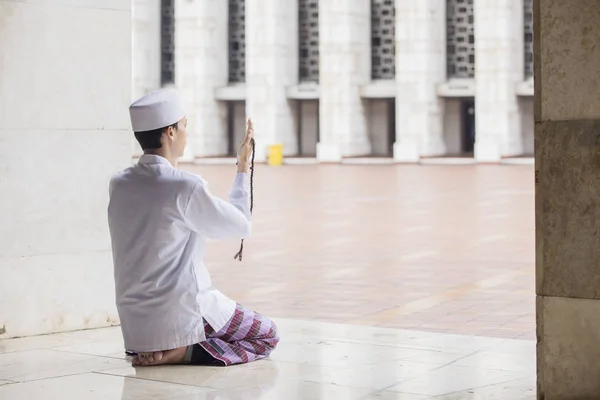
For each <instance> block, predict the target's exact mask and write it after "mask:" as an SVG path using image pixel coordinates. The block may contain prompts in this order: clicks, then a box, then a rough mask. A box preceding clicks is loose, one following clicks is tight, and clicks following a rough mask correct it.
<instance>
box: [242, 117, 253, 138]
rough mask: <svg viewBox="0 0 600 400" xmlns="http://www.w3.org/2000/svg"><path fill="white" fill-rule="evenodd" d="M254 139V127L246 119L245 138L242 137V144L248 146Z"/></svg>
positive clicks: (250, 120)
mask: <svg viewBox="0 0 600 400" xmlns="http://www.w3.org/2000/svg"><path fill="white" fill-rule="evenodd" d="M253 137H254V126H253V124H252V119H250V118H248V123H247V124H246V136H245V137H244V143H245V144H248V143H250V141H251V140H252V138H253Z"/></svg>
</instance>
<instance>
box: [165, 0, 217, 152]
mask: <svg viewBox="0 0 600 400" xmlns="http://www.w3.org/2000/svg"><path fill="white" fill-rule="evenodd" d="M227 10H228V2H227V1H224V0H203V1H192V2H190V1H188V0H176V2H175V21H176V22H175V23H176V29H175V81H176V86H177V88H178V89H179V91H180V93H181V94H182V97H183V99H184V101H185V104H186V107H187V117H188V147H189V148H190V151H191V153H192V154H193V156H194V157H206V156H222V155H225V154H226V153H227V112H226V104H225V103H224V102H219V101H217V100H215V89H217V88H219V87H223V86H226V85H227V79H228V77H227V63H228V58H227V54H228V53H227V45H228V44H227V21H228V19H227V16H228V11H227Z"/></svg>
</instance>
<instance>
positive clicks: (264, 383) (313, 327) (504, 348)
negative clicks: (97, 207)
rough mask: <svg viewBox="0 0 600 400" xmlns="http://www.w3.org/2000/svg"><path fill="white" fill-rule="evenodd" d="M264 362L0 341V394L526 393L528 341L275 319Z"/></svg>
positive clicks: (99, 345)
mask: <svg viewBox="0 0 600 400" xmlns="http://www.w3.org/2000/svg"><path fill="white" fill-rule="evenodd" d="M276 322H277V324H278V326H279V330H280V332H281V336H282V341H281V344H280V345H279V347H278V349H277V350H276V351H275V352H274V353H273V354H272V356H271V358H270V359H269V360H266V361H259V362H256V363H253V364H249V365H242V366H236V367H229V368H209V367H191V366H181V367H179V366H177V367H153V368H138V369H134V368H132V367H131V366H130V364H129V362H128V361H127V360H126V359H125V356H124V353H123V349H122V341H121V333H120V330H119V328H109V329H99V330H89V331H80V332H73V333H64V334H58V335H49V336H40V337H30V338H21V339H11V340H0V399H1V400H13V399H15V400H21V399H43V400H53V399H61V400H75V399H77V400H80V399H85V400H96V399H98V400H113V399H115V400H116V399H122V400H125V399H126V400H137V399H144V400H146V399H157V400H167V399H169V400H170V399H173V400H242V399H243V400H246V399H248V400H267V399H269V400H271V399H273V400H282V399H286V400H295V399H301V400H313V399H331V400H337V399H343V400H358V399H363V400H367V399H380V400H421V399H444V400H448V399H453V400H454V399H457V400H458V399H485V400H488V399H490V400H491V399H499V400H500V399H502V400H509V399H510V400H523V399H535V343H534V342H532V341H524V340H508V339H498V338H485V337H469V336H459V335H449V334H442V333H428V332H417V331H408V330H399V329H387V328H371V327H362V326H353V325H340V324H331V323H323V322H313V321H297V320H282V319H279V320H276Z"/></svg>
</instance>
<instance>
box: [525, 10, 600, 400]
mask: <svg viewBox="0 0 600 400" xmlns="http://www.w3.org/2000/svg"><path fill="white" fill-rule="evenodd" d="M534 32H535V39H534V54H535V67H534V68H535V93H536V96H535V111H534V113H535V157H536V160H535V163H536V236H537V240H536V280H537V282H536V286H537V289H536V291H537V337H538V347H537V366H538V399H546V400H567V399H598V398H600V379H599V377H600V362H599V361H598V360H600V346H599V345H598V344H599V343H600V317H599V315H600V273H599V271H600V270H599V266H598V265H599V264H598V262H599V261H598V260H600V230H599V229H598V224H599V221H600V208H599V207H598V199H599V197H600V170H599V168H600V46H598V37H600V5H599V4H598V2H597V1H595V0H572V1H568V2H565V1H558V0H535V2H534Z"/></svg>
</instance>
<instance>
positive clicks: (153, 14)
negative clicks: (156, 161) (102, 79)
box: [131, 0, 160, 156]
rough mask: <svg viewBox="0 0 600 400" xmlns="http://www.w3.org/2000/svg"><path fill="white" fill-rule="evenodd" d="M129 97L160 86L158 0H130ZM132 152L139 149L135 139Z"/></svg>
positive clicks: (141, 94) (136, 152)
mask: <svg viewBox="0 0 600 400" xmlns="http://www.w3.org/2000/svg"><path fill="white" fill-rule="evenodd" d="M131 12H132V17H131V20H132V29H131V32H132V37H131V39H132V45H133V47H132V66H131V67H132V68H131V72H132V100H134V99H137V98H140V97H141V96H143V95H145V94H147V93H149V92H151V91H153V90H156V89H158V88H160V0H133V1H132V10H131ZM131 140H132V143H133V155H134V156H140V155H141V154H142V149H141V148H140V145H139V144H138V142H137V141H136V140H135V138H133V139H131Z"/></svg>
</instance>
